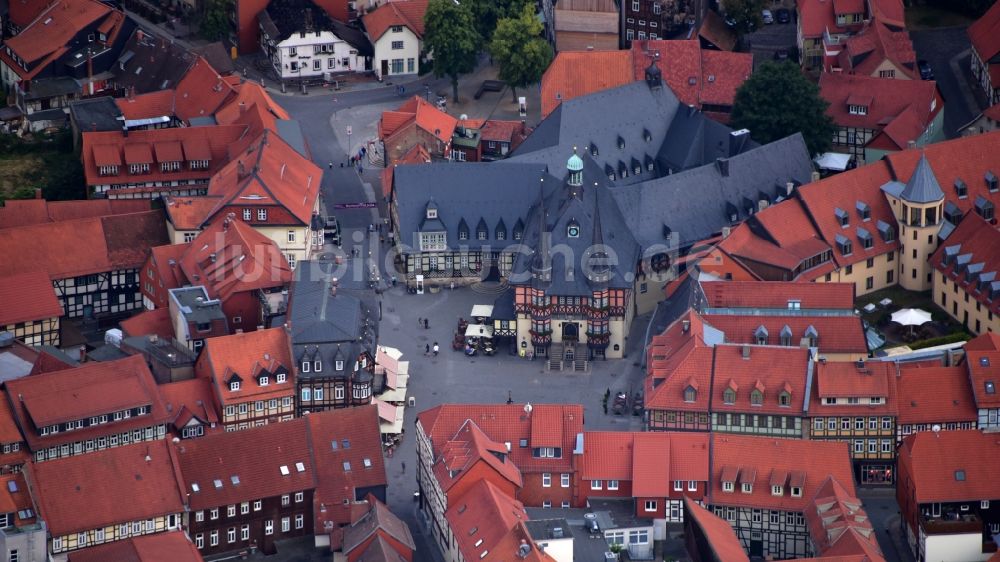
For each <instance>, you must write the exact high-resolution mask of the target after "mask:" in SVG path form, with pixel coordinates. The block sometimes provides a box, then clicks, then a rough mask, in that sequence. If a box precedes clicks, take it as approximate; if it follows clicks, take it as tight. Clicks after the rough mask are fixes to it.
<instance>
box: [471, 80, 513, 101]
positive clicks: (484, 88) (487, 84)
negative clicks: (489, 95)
mask: <svg viewBox="0 0 1000 562" xmlns="http://www.w3.org/2000/svg"><path fill="white" fill-rule="evenodd" d="M504 86H506V84H504V83H503V82H502V81H500V80H483V83H482V85H481V86H479V89H478V90H476V95H475V96H473V97H474V98H476V99H477V100H478V99H479V98H481V97H483V93H484V92H499V91H502V90H503V89H504Z"/></svg>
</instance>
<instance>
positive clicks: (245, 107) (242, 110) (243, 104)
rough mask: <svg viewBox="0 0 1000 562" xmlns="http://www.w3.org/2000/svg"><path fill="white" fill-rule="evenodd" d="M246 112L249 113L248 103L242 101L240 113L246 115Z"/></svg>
mask: <svg viewBox="0 0 1000 562" xmlns="http://www.w3.org/2000/svg"><path fill="white" fill-rule="evenodd" d="M246 111H247V102H245V101H241V102H240V113H246Z"/></svg>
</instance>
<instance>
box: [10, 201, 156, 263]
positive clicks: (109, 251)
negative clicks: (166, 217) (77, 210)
mask: <svg viewBox="0 0 1000 562" xmlns="http://www.w3.org/2000/svg"><path fill="white" fill-rule="evenodd" d="M166 239H167V235H166V229H165V228H164V225H163V215H162V214H161V213H160V212H158V211H149V212H145V213H132V214H128V215H112V216H107V217H100V218H88V219H80V220H73V221H61V222H55V223H43V224H36V225H29V226H24V227H21V228H7V229H2V230H0V255H3V256H4V260H5V263H4V268H5V272H6V273H7V274H16V273H24V272H30V271H38V270H44V271H46V273H48V275H49V278H50V279H65V278H67V277H75V276H78V275H86V274H92V273H102V272H107V271H112V270H114V269H122V268H136V267H140V266H141V265H142V262H143V260H144V259H145V253H146V252H148V250H149V247H150V246H152V245H160V244H164V243H166ZM24 248H32V249H33V250H32V251H31V252H25V251H24Z"/></svg>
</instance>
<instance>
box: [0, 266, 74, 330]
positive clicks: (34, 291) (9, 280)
mask: <svg viewBox="0 0 1000 562" xmlns="http://www.w3.org/2000/svg"><path fill="white" fill-rule="evenodd" d="M0 302H3V303H4V305H3V306H2V307H0V326H7V325H11V324H17V323H19V322H31V321H34V320H42V319H46V318H58V317H60V316H62V314H63V312H62V305H60V304H59V299H57V298H56V292H55V289H53V288H52V280H51V279H49V276H48V275H46V274H45V272H43V271H32V272H27V273H20V274H16V275H11V276H7V277H0Z"/></svg>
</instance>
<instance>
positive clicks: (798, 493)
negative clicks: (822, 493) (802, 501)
mask: <svg viewBox="0 0 1000 562" xmlns="http://www.w3.org/2000/svg"><path fill="white" fill-rule="evenodd" d="M792 497H793V498H801V497H802V488H800V487H798V486H792Z"/></svg>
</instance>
